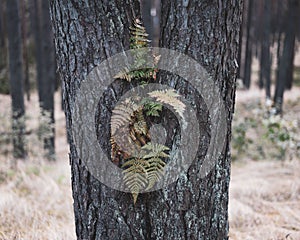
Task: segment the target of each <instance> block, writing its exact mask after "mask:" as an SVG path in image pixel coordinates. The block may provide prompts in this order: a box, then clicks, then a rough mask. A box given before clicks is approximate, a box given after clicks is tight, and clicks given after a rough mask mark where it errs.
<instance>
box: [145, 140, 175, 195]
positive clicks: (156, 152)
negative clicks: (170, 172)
mask: <svg viewBox="0 0 300 240" xmlns="http://www.w3.org/2000/svg"><path fill="white" fill-rule="evenodd" d="M141 150H142V156H143V159H145V160H147V162H148V163H149V166H148V167H147V169H146V171H147V179H148V185H147V188H146V190H150V189H151V188H153V187H154V185H155V184H156V183H157V182H158V181H159V180H160V178H161V176H162V175H163V174H164V167H165V166H166V163H165V162H164V161H163V160H162V158H167V157H169V155H168V154H166V153H165V151H169V150H170V149H169V148H168V147H166V146H164V145H161V144H157V143H156V144H152V143H148V144H146V145H145V146H143V147H142V149H141Z"/></svg>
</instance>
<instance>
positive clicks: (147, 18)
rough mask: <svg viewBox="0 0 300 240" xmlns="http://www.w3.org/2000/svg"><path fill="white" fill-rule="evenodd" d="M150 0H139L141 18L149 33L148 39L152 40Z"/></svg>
mask: <svg viewBox="0 0 300 240" xmlns="http://www.w3.org/2000/svg"><path fill="white" fill-rule="evenodd" d="M151 9H152V0H142V1H141V12H142V20H143V23H144V25H145V28H146V30H147V33H148V34H149V36H148V38H149V40H151V41H153V22H152V16H151Z"/></svg>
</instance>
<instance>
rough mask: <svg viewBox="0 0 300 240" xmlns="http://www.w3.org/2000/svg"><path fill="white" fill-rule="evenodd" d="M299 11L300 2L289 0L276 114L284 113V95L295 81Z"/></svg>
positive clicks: (275, 101) (276, 95) (276, 97)
mask: <svg viewBox="0 0 300 240" xmlns="http://www.w3.org/2000/svg"><path fill="white" fill-rule="evenodd" d="M298 9H299V1H297V0H289V2H288V11H287V19H289V21H287V22H288V24H287V26H285V29H286V31H285V33H284V34H285V36H284V43H283V50H282V55H281V58H280V61H279V69H278V78H277V80H276V89H275V95H274V103H275V113H276V114H278V113H281V112H282V104H283V95H284V90H285V88H286V86H287V85H290V86H291V83H292V81H293V80H292V79H293V69H294V51H295V40H296V28H295V24H291V22H295V21H296V20H297V14H298Z"/></svg>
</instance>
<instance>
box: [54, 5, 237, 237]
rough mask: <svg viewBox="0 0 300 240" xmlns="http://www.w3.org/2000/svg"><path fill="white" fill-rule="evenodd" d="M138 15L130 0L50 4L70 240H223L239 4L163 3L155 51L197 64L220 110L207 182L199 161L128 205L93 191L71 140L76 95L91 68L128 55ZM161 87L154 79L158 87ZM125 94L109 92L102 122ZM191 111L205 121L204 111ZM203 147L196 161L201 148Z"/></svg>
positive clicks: (126, 198) (120, 89)
mask: <svg viewBox="0 0 300 240" xmlns="http://www.w3.org/2000/svg"><path fill="white" fill-rule="evenodd" d="M139 8H140V7H139V3H138V1H136V0H126V1H120V0H111V1H92V0H88V1H83V0H80V1H67V0H62V1H61V0H52V1H51V15H52V22H53V27H54V34H55V46H56V57H57V62H58V66H59V70H60V74H61V77H62V79H63V96H64V109H65V114H66V118H67V129H68V139H69V143H70V151H71V153H70V164H71V169H72V188H73V198H74V212H75V221H76V234H77V238H78V239H116V240H117V239H138V240H140V239H228V213H227V210H228V209H227V207H228V187H229V174H230V154H229V139H230V132H231V120H232V113H233V107H234V97H235V80H236V69H237V59H236V57H237V51H238V40H239V35H238V31H239V29H240V23H241V3H240V2H239V1H237V0H236V1H227V2H223V1H210V0H206V1H205V0H203V1H191V0H190V1H183V4H180V3H178V4H177V3H176V4H175V3H174V2H173V1H163V2H162V15H161V16H162V21H161V26H162V29H161V42H160V44H161V46H162V47H167V48H171V49H175V50H178V51H181V52H183V53H186V54H188V55H190V56H191V57H193V58H194V59H196V60H197V61H199V62H200V63H201V64H202V65H203V66H204V67H205V68H206V70H207V71H208V72H209V73H210V75H211V76H212V77H213V78H214V81H215V82H216V83H217V84H218V86H219V88H220V91H221V93H222V99H223V101H224V104H225V105H226V114H227V119H228V125H227V128H228V129H227V130H228V134H227V136H226V144H225V147H224V149H223V152H222V154H221V157H220V159H219V160H218V161H217V164H216V166H215V168H214V169H213V170H212V171H211V172H210V173H209V174H208V176H207V177H206V178H204V179H201V178H200V176H198V175H197V170H199V168H200V167H201V166H200V165H201V161H202V160H203V156H202V155H201V156H200V155H199V156H198V158H197V160H196V161H195V162H194V164H193V165H192V166H191V168H190V169H189V172H188V173H186V174H185V176H184V179H186V180H185V181H178V182H176V183H174V184H172V185H171V186H169V187H167V188H166V189H164V190H159V191H156V192H152V193H145V194H140V196H139V199H138V202H137V203H136V205H133V202H132V198H131V195H130V194H128V193H122V192H118V191H116V190H113V189H110V188H109V187H107V186H105V185H104V184H102V183H100V182H99V181H98V180H97V179H95V178H94V177H93V176H92V175H91V174H90V173H89V172H88V171H87V169H86V167H85V166H84V164H83V163H82V161H81V159H79V157H78V154H77V151H76V148H75V143H74V140H73V138H72V132H71V128H72V121H71V120H72V115H71V114H72V111H71V110H72V106H73V105H74V101H75V94H76V90H77V89H78V87H79V86H80V83H81V82H82V81H83V80H84V79H85V77H86V76H87V74H88V73H89V72H90V71H91V70H92V69H93V68H94V67H95V66H97V65H99V64H100V63H101V62H102V61H104V60H105V59H107V58H108V57H110V56H113V55H114V54H116V53H118V52H122V51H124V50H127V49H128V48H129V26H130V25H131V24H132V21H133V19H135V18H137V17H140V12H139ZM163 74H164V73H162V74H161V76H164V75H163ZM162 81H163V79H162V78H159V82H162ZM164 81H165V83H169V85H173V84H177V89H178V90H179V91H181V92H182V93H183V94H185V95H187V94H188V91H189V90H190V87H189V86H187V85H186V83H184V81H182V80H180V79H178V78H172V77H170V76H167V79H165V80H164ZM126 88H128V86H127V85H126V83H124V81H123V82H117V83H115V85H114V86H113V87H111V90H112V91H111V92H112V93H114V94H110V95H109V96H108V97H107V102H106V109H107V110H106V113H104V115H105V114H106V116H104V117H106V118H108V116H110V113H109V112H111V110H112V109H111V108H112V106H111V105H113V103H115V102H116V101H117V99H118V97H120V94H122V93H124V91H125V90H126ZM199 101H200V103H203V102H201V100H199ZM198 107H199V108H200V110H201V109H202V111H204V115H205V116H207V111H208V110H207V109H205V107H201V106H198ZM205 111H206V112H205ZM98 117H100V118H101V117H103V116H98ZM208 125H209V123H208V121H206V122H203V128H205V129H206V128H207V127H209V126H208ZM98 134H99V135H100V137H101V139H102V140H101V139H100V140H99V141H105V140H106V141H108V140H109V136H107V135H105V133H103V132H98ZM103 139H104V140H103ZM205 144H206V146H204V149H202V151H201V152H202V154H203V151H204V152H205V147H207V144H208V143H207V142H206V143H205ZM106 150H107V151H108V152H109V151H110V149H106ZM204 155H205V154H204Z"/></svg>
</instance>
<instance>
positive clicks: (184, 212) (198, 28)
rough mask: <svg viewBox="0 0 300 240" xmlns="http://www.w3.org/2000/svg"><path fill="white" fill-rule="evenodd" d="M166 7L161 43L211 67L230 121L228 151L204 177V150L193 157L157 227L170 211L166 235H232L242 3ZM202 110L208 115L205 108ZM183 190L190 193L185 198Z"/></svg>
mask: <svg viewBox="0 0 300 240" xmlns="http://www.w3.org/2000/svg"><path fill="white" fill-rule="evenodd" d="M161 9H162V13H161V16H162V21H161V29H162V31H161V47H166V48H171V49H174V50H177V51H180V52H183V53H185V54H187V55H189V56H191V57H192V58H194V59H196V60H197V61H198V62H200V64H201V65H202V66H204V67H205V69H206V70H207V71H208V72H209V74H210V76H212V77H213V79H214V81H215V82H216V83H218V85H219V88H220V92H221V95H222V96H223V100H224V104H225V105H226V114H227V119H228V120H229V121H228V126H227V128H228V129H227V130H228V135H227V138H226V148H224V149H223V152H222V157H221V158H220V159H219V161H218V162H217V164H216V166H215V168H214V169H213V170H212V171H211V172H210V174H209V175H208V176H207V177H206V178H203V179H201V178H200V176H199V175H197V174H195V173H196V172H199V169H200V168H201V164H202V161H203V159H202V158H201V154H200V155H198V159H197V160H198V161H197V160H196V161H195V162H194V163H193V165H192V166H191V167H190V169H189V171H188V173H187V175H186V179H187V180H186V181H187V183H186V186H181V187H182V188H180V187H179V184H178V185H177V188H176V189H175V188H174V189H170V191H172V192H173V194H174V195H175V196H174V195H173V196H172V197H169V198H166V199H164V201H165V202H167V203H169V204H171V205H172V203H174V207H171V209H163V210H162V212H161V214H158V215H157V216H156V218H155V221H154V225H153V226H152V229H153V230H154V231H157V232H159V229H160V228H161V227H160V224H162V223H163V222H164V216H168V217H167V218H168V219H170V223H169V225H168V224H165V229H166V233H165V234H164V237H163V238H162V239H227V238H228V213H227V210H228V209H227V205H228V186H229V174H230V155H229V139H230V132H231V119H232V113H233V107H234V96H235V81H236V73H237V67H238V66H237V56H238V46H239V30H240V24H241V13H242V3H241V2H240V1H183V2H182V3H181V4H180V3H177V2H174V1H171V0H164V1H162V8H161ZM174 23H175V24H174ZM224 26H226V27H224ZM161 81H162V82H165V83H166V82H167V83H169V85H170V86H175V88H176V89H178V91H179V92H181V93H182V94H185V95H186V96H189V97H190V98H191V92H192V91H191V89H189V87H188V86H186V83H184V82H183V81H182V80H180V79H178V78H177V79H176V78H174V76H173V77H168V76H165V75H164V76H163V78H162V79H161ZM199 105H200V106H203V102H202V103H201V102H200V104H199V103H198V104H196V106H199ZM209 110H210V109H209ZM199 111H200V112H201V111H202V114H204V115H205V110H204V109H202V110H200V109H199ZM203 111H204V112H203ZM207 124H208V122H206V123H203V124H202V126H201V127H202V128H204V129H207V127H208V126H207ZM206 144H208V143H206ZM203 148H205V146H203ZM187 186H189V189H188V188H187ZM181 192H184V195H185V197H184V200H183V201H182V202H181V201H180V193H181ZM176 206H177V207H178V206H180V207H181V211H178V209H176ZM187 226H192V227H191V228H188V227H187ZM168 228H169V229H174V232H172V231H170V232H168V233H167V229H168ZM196 229H197V230H196Z"/></svg>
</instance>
